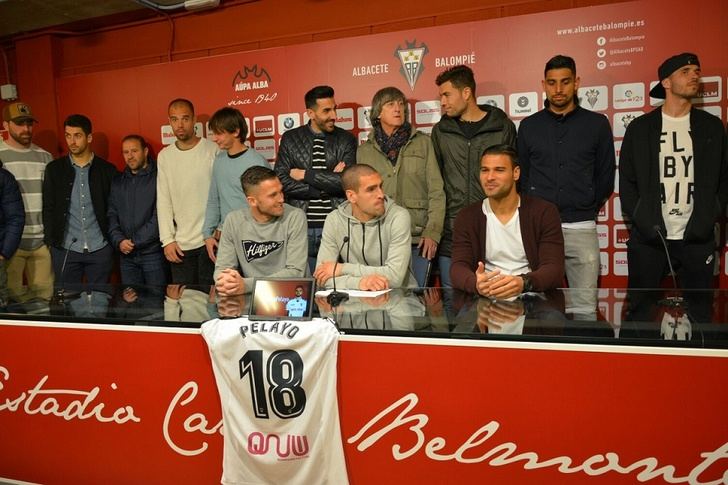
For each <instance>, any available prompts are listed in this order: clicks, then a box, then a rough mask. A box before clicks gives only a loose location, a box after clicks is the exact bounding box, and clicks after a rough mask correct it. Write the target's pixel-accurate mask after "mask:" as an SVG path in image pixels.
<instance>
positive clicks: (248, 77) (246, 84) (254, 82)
mask: <svg viewBox="0 0 728 485" xmlns="http://www.w3.org/2000/svg"><path fill="white" fill-rule="evenodd" d="M271 84H272V80H271V77H270V74H268V71H267V70H266V69H265V68H264V67H260V66H258V65H257V64H254V65H253V66H243V67H242V69H240V70H239V71H237V72H235V74H233V80H232V87H233V89H234V91H235V93H236V94H239V95H247V94H250V96H247V97H242V98H240V97H236V98H235V99H231V100H230V101H228V103H227V105H228V106H241V105H252V104H261V103H268V102H271V101H275V99H276V98H277V97H278V92H271V91H268V92H259V91H261V90H267V89H270V87H271Z"/></svg>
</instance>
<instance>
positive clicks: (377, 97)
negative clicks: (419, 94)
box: [369, 86, 409, 124]
mask: <svg viewBox="0 0 728 485" xmlns="http://www.w3.org/2000/svg"><path fill="white" fill-rule="evenodd" d="M390 101H402V103H404V121H408V120H409V105H408V103H407V98H406V97H405V95H404V93H403V92H402V91H400V90H399V89H397V88H395V87H394V86H389V87H386V88H382V89H380V90H379V91H377V92H376V93H374V97H373V98H372V108H371V111H369V119H370V120H371V122H372V124H374V120H376V119H378V118H379V116H380V115H381V114H382V108H383V107H384V105H385V104H387V103H389V102H390Z"/></svg>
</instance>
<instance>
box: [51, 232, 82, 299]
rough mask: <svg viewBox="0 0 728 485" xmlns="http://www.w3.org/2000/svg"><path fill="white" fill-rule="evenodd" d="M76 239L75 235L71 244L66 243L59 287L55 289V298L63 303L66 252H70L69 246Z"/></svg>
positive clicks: (72, 243)
mask: <svg viewBox="0 0 728 485" xmlns="http://www.w3.org/2000/svg"><path fill="white" fill-rule="evenodd" d="M76 241H78V239H76V238H75V237H74V238H72V239H71V244H69V245H68V248H67V249H66V254H65V255H64V256H63V264H62V265H61V274H60V280H61V284H60V285H59V288H58V290H57V291H56V299H57V300H58V301H59V303H63V298H64V297H65V296H66V289H65V285H66V282H65V272H66V263H67V262H68V253H69V252H71V246H73V245H74V244H75V242H76Z"/></svg>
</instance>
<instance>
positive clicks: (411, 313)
mask: <svg viewBox="0 0 728 485" xmlns="http://www.w3.org/2000/svg"><path fill="white" fill-rule="evenodd" d="M249 298H250V295H242V296H236V297H221V296H219V295H217V294H216V293H215V291H214V288H209V287H199V286H197V287H196V286H181V285H168V286H166V287H163V288H154V287H134V288H131V287H123V286H112V285H110V286H101V287H94V288H92V289H90V288H84V289H81V290H79V291H66V292H65V294H56V295H54V296H53V297H52V298H50V299H48V298H45V297H43V296H38V295H32V294H26V295H24V297H23V298H17V299H16V300H15V301H14V300H12V299H11V300H10V301H8V302H7V303H6V305H5V306H3V307H0V318H2V319H4V320H36V321H51V322H76V323H95V324H99V323H102V324H110V325H142V326H160V327H182V328H196V327H199V326H200V324H201V323H202V322H204V321H206V320H209V319H212V318H233V317H237V316H240V315H246V314H247V312H248V308H249ZM314 300H315V301H314V304H315V306H314V311H313V312H314V316H320V317H327V318H331V319H333V320H334V321H335V322H336V323H337V325H338V326H339V328H340V329H341V331H342V332H344V333H346V334H354V335H382V336H387V335H389V336H410V337H413V336H414V337H423V338H427V337H439V338H442V337H453V338H470V339H501V340H503V339H505V340H518V341H534V342H566V343H594V344H615V345H646V346H678V347H698V348H714V349H725V348H728V324H727V323H726V322H728V290H702V291H682V292H678V291H675V290H663V289H660V290H639V291H638V290H630V291H627V290H624V289H599V290H575V289H563V290H555V291H551V292H547V293H534V294H527V295H522V296H521V297H519V298H517V299H513V300H511V301H502V300H491V299H487V298H480V297H477V296H475V295H471V294H467V293H464V292H461V291H458V290H452V289H443V288H420V289H406V290H405V289H394V290H391V291H389V292H388V293H385V294H382V295H379V296H377V297H374V298H370V297H367V298H358V297H353V296H352V297H350V298H349V299H348V300H346V301H344V302H343V303H341V304H339V305H338V306H332V305H331V304H330V303H329V302H328V301H327V298H326V297H322V296H317V297H315V299H314Z"/></svg>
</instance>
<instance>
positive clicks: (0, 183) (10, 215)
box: [0, 161, 25, 307]
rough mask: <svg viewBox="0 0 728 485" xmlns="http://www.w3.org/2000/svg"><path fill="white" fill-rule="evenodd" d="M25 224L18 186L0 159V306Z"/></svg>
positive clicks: (3, 299) (5, 298)
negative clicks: (11, 261)
mask: <svg viewBox="0 0 728 485" xmlns="http://www.w3.org/2000/svg"><path fill="white" fill-rule="evenodd" d="M24 226H25V208H24V207H23V198H22V197H21V195H20V187H18V182H16V180H15V177H13V174H11V173H10V172H8V171H7V170H5V169H4V168H2V161H0V307H4V306H5V305H7V297H6V294H7V285H8V273H7V264H8V260H9V259H10V258H11V256H12V255H13V254H15V251H16V250H17V249H18V246H19V245H20V238H21V236H22V235H23V227H24Z"/></svg>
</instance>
